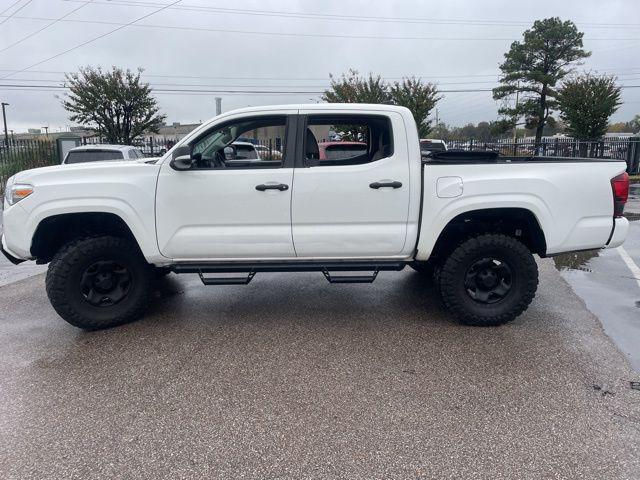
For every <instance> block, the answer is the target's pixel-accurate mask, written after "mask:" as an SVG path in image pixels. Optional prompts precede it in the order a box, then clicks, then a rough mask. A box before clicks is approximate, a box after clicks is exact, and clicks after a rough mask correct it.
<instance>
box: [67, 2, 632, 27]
mask: <svg viewBox="0 0 640 480" xmlns="http://www.w3.org/2000/svg"><path fill="white" fill-rule="evenodd" d="M65 1H70V2H77V1H81V0H65ZM95 3H96V4H104V5H112V6H114V5H117V6H132V7H147V8H149V7H157V6H160V5H162V4H161V3H158V2H143V1H132V0H127V1H123V0H109V1H96V2H95ZM171 9H174V10H183V11H197V12H211V13H226V14H242V15H259V16H268V17H285V18H303V19H312V20H317V19H321V20H332V21H349V22H352V21H362V22H381V23H428V24H444V25H470V26H507V27H521V26H530V25H531V23H532V22H531V21H524V20H519V21H517V20H486V19H482V20H475V19H471V20H469V19H460V18H457V19H456V18H443V19H439V18H424V17H423V18H420V17H417V18H416V17H375V16H365V15H345V14H328V13H305V12H290V11H282V10H254V9H240V8H222V7H207V6H199V5H198V6H196V5H193V6H192V5H184V4H182V5H179V6H174V7H171ZM578 23H579V24H580V25H585V26H587V25H588V26H590V27H603V28H614V27H615V28H621V27H622V28H624V27H630V28H640V24H628V23H602V22H578Z"/></svg>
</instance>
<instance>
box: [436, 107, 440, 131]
mask: <svg viewBox="0 0 640 480" xmlns="http://www.w3.org/2000/svg"><path fill="white" fill-rule="evenodd" d="M438 125H440V120H439V117H438V109H437V108H436V128H437V127H438Z"/></svg>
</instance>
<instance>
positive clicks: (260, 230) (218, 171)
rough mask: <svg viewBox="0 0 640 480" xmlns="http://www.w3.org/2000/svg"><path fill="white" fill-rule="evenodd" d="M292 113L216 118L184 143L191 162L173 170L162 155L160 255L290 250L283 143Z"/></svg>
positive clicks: (289, 174)
mask: <svg viewBox="0 0 640 480" xmlns="http://www.w3.org/2000/svg"><path fill="white" fill-rule="evenodd" d="M295 113H297V112H295V111H292V112H283V114H282V115H268V116H267V115H262V116H259V115H257V116H251V117H247V116H246V114H245V116H243V117H237V118H236V119H235V120H234V119H231V120H227V121H224V122H223V123H217V124H216V125H214V126H213V127H212V128H210V129H208V130H207V131H205V132H203V134H201V135H199V136H198V137H197V138H195V139H194V140H192V141H190V142H189V146H190V148H191V156H192V158H193V159H194V161H193V164H192V167H191V169H189V170H185V171H178V170H175V169H174V168H173V167H172V166H171V165H170V164H169V162H168V161H165V162H164V164H163V165H162V167H161V171H160V175H159V178H158V188H157V194H156V221H157V232H158V245H159V248H160V252H161V253H162V254H163V255H164V256H166V257H169V258H173V259H176V260H216V259H227V260H231V259H247V258H252V259H258V258H265V259H270V258H289V257H295V251H294V248H293V241H292V238H291V192H292V187H293V164H292V163H289V162H290V160H289V158H290V157H291V154H290V152H289V151H288V149H287V147H288V144H289V142H288V135H289V136H290V135H292V134H294V132H293V130H294V127H293V126H291V125H294V123H293V122H295V115H293V114H295ZM291 145H293V144H291ZM291 153H292V152H291Z"/></svg>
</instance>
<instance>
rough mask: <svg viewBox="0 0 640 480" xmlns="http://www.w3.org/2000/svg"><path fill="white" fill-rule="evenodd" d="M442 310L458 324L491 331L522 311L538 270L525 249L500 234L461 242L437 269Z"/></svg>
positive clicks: (511, 238)
mask: <svg viewBox="0 0 640 480" xmlns="http://www.w3.org/2000/svg"><path fill="white" fill-rule="evenodd" d="M439 287H440V293H441V295H442V301H443V303H444V305H445V306H446V307H447V308H448V309H449V310H450V311H451V312H452V313H453V314H454V316H455V317H456V318H457V319H458V320H460V321H461V322H462V323H464V324H467V325H476V326H496V325H502V324H504V323H507V322H510V321H511V320H513V319H515V318H516V317H517V316H518V315H520V314H521V313H522V312H524V311H525V310H526V309H527V307H528V306H529V304H530V303H531V300H533V297H534V296H535V293H536V289H537V287H538V267H537V265H536V262H535V260H534V258H533V255H532V254H531V252H530V251H529V249H528V248H527V247H525V246H524V245H523V244H522V243H521V242H519V241H518V240H516V239H515V238H513V237H509V236H506V235H480V236H478V237H474V238H471V239H469V240H466V241H465V242H463V243H462V244H461V245H460V246H458V247H457V248H456V249H455V250H454V251H453V252H452V253H451V255H449V257H448V258H447V259H446V261H445V262H444V264H443V265H442V270H441V271H440V275H439Z"/></svg>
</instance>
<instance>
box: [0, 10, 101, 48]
mask: <svg viewBox="0 0 640 480" xmlns="http://www.w3.org/2000/svg"><path fill="white" fill-rule="evenodd" d="M91 2H93V0H89V1H88V2H84V3H83V4H82V5H80V6H79V7H77V8H74V9H73V10H71V11H70V12H69V13H67V14H65V15H63V16H62V17H60V18H57V19H55V20H53V21H52V22H50V23H48V24H46V25H45V26H44V27H42V28H39V29H38V30H36V31H35V32H32V33H30V34H29V35H26V36H24V37H22V38H21V39H20V40H18V41H16V42H13V43H12V44H10V45H7V46H6V47H4V48H3V49H2V50H0V53H2V52H4V51H6V50H9V49H10V48H11V47H15V46H16V45H18V44H20V43H22V42H24V41H25V40H28V39H30V38H31V37H33V36H35V35H37V34H39V33H40V32H43V31H45V30H46V29H47V28H49V27H51V26H52V25H55V24H56V23H58V22H60V21H62V20H64V19H65V18H67V17H68V16H69V15H72V14H74V13H76V12H77V11H78V10H80V9H81V8H84V7H86V6H87V5H89V4H90V3H91ZM5 21H6V20H5Z"/></svg>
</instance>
